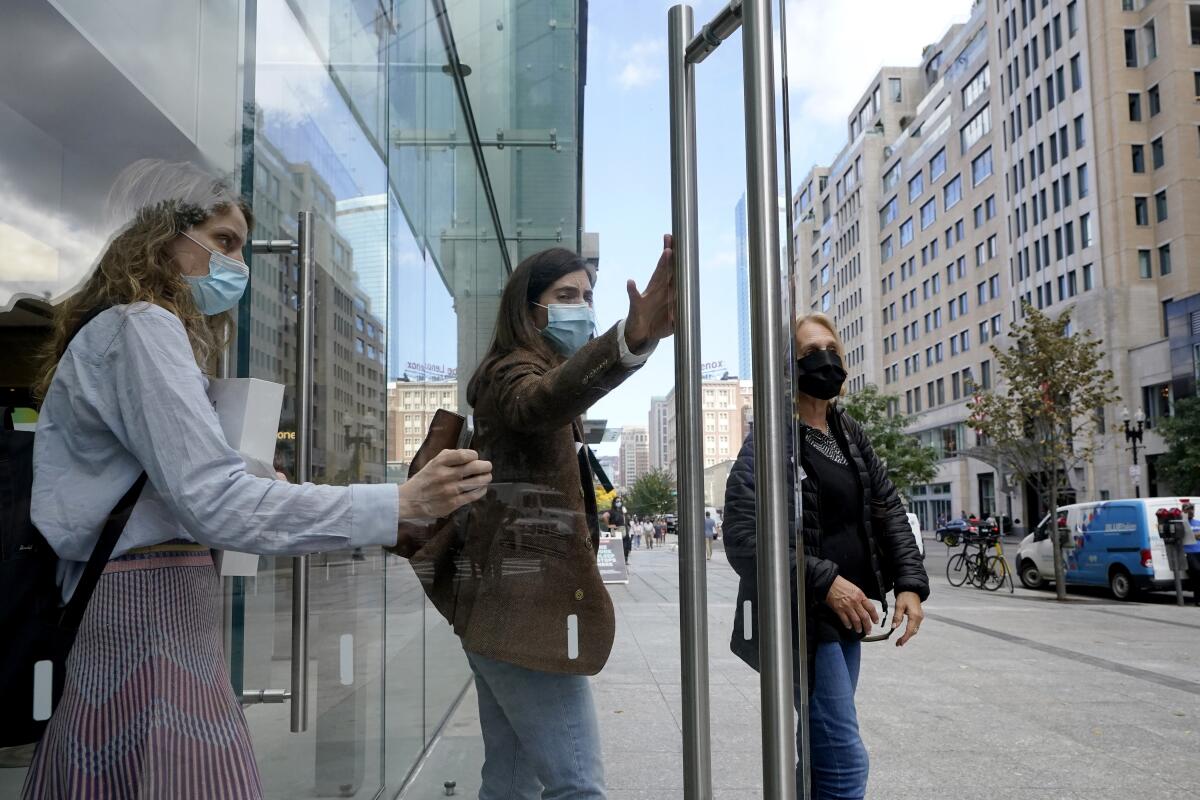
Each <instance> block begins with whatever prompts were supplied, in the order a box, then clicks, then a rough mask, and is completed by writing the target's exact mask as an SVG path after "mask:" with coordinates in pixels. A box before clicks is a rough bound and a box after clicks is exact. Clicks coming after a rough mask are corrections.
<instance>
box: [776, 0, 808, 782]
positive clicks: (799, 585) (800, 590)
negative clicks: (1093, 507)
mask: <svg viewBox="0 0 1200 800" xmlns="http://www.w3.org/2000/svg"><path fill="white" fill-rule="evenodd" d="M779 29H780V30H779V70H780V76H779V78H780V87H779V88H780V93H781V97H780V102H781V109H780V110H781V111H782V113H783V185H784V187H785V188H786V190H787V191H786V193H785V195H784V197H785V201H786V202H787V211H786V213H785V217H786V219H787V237H788V238H787V269H786V270H785V272H786V273H787V285H786V290H787V296H788V309H789V311H790V314H789V315H788V324H786V325H785V328H786V329H788V333H789V335H786V336H784V338H783V342H784V345H783V347H784V354H785V358H784V363H785V364H787V366H788V368H789V369H791V368H792V365H793V363H794V361H793V359H794V358H795V352H794V350H793V343H794V342H795V337H793V336H791V335H790V328H791V325H792V324H794V322H795V320H797V319H799V316H800V313H801V311H800V307H799V292H798V291H797V288H796V287H797V282H796V247H795V243H796V219H795V217H796V215H795V206H794V205H793V202H794V198H793V197H792V120H791V102H790V95H789V92H788V54H787V43H788V30H787V0H779ZM786 374H787V377H788V380H787V381H786V383H785V388H784V392H785V395H786V398H787V409H788V415H789V416H790V417H794V416H795V413H794V412H793V409H794V408H795V407H796V398H795V394H794V393H793V388H792V380H791V374H790V372H789V373H786ZM801 435H802V434H801V432H800V426H799V425H797V424H795V422H794V421H793V423H792V472H793V474H795V475H799V474H800V440H799V437H800V436H801ZM793 495H794V497H795V500H794V501H793V502H794V503H795V512H794V513H795V515H796V530H797V531H799V530H800V529H801V525H800V521H801V520H803V519H804V493H803V492H802V491H801V490H800V482H799V481H796V482H795V488H794V490H793ZM803 574H804V547H803V544H802V543H801V542H797V544H796V575H797V576H800V575H803ZM807 611H808V596H807V594H806V592H805V585H804V581H802V580H800V579H799V578H798V577H797V579H796V606H795V608H793V609H792V613H793V614H795V615H796V616H795V619H796V633H797V638H798V639H799V641H801V642H805V643H807V642H808V615H807ZM797 669H798V670H799V672H798V674H796V675H794V676H793V678H794V680H795V682H796V685H797V686H805V687H807V686H808V659H807V658H802V659H800V663H799V664H798V665H797ZM798 700H799V702H798V703H797V704H796V705H797V707H796V716H797V723H796V724H797V725H798V726H799V728H798V730H799V736H798V737H797V739H798V741H799V742H800V744H799V753H798V754H797V755H798V757H799V760H800V769H799V774H798V776H797V780H798V781H799V782H800V786H798V787H797V789H799V791H800V794H799V796H800V797H803V798H808V797H809V794H810V792H811V789H812V764H811V763H810V759H809V758H808V753H809V741H810V739H809V734H808V705H809V703H808V692H807V691H803V692H800V695H799V698H798Z"/></svg>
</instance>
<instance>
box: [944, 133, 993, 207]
mask: <svg viewBox="0 0 1200 800" xmlns="http://www.w3.org/2000/svg"><path fill="white" fill-rule="evenodd" d="M991 174H992V148H990V147H989V148H988V149H986V150H984V151H983V152H982V153H980V154H979V155H978V156H976V157H975V159H974V160H973V161H972V162H971V185H972V186H978V185H979V184H980V183H982V182H983V181H984V180H985V179H986V178H987V177H988V176H990V175H991ZM955 180H956V181H957V180H958V179H957V178H955ZM947 207H948V206H947Z"/></svg>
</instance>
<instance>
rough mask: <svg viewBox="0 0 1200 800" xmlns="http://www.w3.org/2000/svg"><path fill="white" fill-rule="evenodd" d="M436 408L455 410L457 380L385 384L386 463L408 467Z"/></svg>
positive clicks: (427, 429) (405, 381)
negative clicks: (386, 422)
mask: <svg viewBox="0 0 1200 800" xmlns="http://www.w3.org/2000/svg"><path fill="white" fill-rule="evenodd" d="M439 408H445V409H447V410H450V411H455V410H457V408H458V381H452V380H451V381H422V380H407V379H406V380H398V381H388V385H387V421H388V425H387V460H388V462H389V463H393V464H397V465H408V464H409V463H411V462H412V457H413V456H414V455H416V454H417V449H418V448H420V446H421V442H423V441H424V440H425V434H426V433H427V432H428V431H429V423H430V422H432V421H433V415H434V413H435V412H436V411H437V410H438V409H439Z"/></svg>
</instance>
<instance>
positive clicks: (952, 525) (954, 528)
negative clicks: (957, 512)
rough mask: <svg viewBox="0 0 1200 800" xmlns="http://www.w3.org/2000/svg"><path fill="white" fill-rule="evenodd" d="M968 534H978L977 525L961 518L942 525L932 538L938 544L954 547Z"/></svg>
mask: <svg viewBox="0 0 1200 800" xmlns="http://www.w3.org/2000/svg"><path fill="white" fill-rule="evenodd" d="M968 533H979V525H978V524H976V523H973V522H970V521H968V520H965V519H962V518H959V519H952V520H950V521H949V522H945V523H942V527H940V528H938V529H937V531H936V532H935V533H934V538H935V539H937V540H938V541H939V542H945V543H946V544H947V545H949V546H950V547H956V546H958V543H959V542H960V541H962V537H963V536H964V535H965V534H968Z"/></svg>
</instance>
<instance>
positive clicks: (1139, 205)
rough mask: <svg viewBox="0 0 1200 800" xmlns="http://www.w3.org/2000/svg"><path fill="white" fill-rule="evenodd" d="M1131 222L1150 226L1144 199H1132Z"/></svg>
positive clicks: (1148, 213)
mask: <svg viewBox="0 0 1200 800" xmlns="http://www.w3.org/2000/svg"><path fill="white" fill-rule="evenodd" d="M1133 221H1134V222H1135V223H1136V224H1138V225H1149V224H1150V212H1149V211H1148V209H1147V204H1146V198H1144V197H1135V198H1133Z"/></svg>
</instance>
